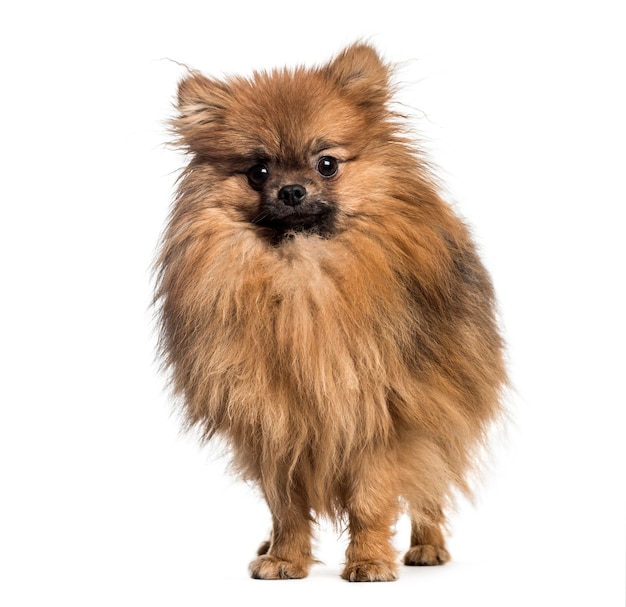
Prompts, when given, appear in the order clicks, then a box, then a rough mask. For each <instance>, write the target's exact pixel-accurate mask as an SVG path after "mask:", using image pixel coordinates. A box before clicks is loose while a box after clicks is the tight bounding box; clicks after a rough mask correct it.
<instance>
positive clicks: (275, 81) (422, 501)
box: [156, 44, 505, 581]
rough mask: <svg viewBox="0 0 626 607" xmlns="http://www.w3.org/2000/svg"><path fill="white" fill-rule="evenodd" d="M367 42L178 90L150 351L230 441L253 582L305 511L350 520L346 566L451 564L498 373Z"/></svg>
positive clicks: (290, 548)
mask: <svg viewBox="0 0 626 607" xmlns="http://www.w3.org/2000/svg"><path fill="white" fill-rule="evenodd" d="M390 76H391V71H390V69H389V67H388V66H387V65H385V64H384V63H383V62H382V61H381V59H380V57H379V56H378V55H377V53H376V52H375V51H374V50H373V49H372V48H371V47H369V46H367V45H364V44H356V45H353V46H351V47H349V48H347V49H346V50H344V51H343V52H342V53H340V54H339V55H338V56H337V57H336V58H335V59H334V60H333V61H331V62H330V63H329V64H328V65H325V66H323V67H320V68H314V69H304V68H298V69H295V70H292V71H288V70H280V71H273V72H271V73H257V74H255V75H254V76H253V77H252V78H250V79H246V78H237V77H234V78H228V79H226V80H214V79H209V78H207V77H205V76H203V75H201V74H199V73H197V72H194V71H192V72H190V73H189V74H188V75H187V77H186V78H185V79H184V80H183V81H182V82H181V83H180V87H179V91H178V113H177V116H176V118H175V119H174V121H173V129H174V132H175V133H176V136H177V141H178V143H179V145H180V146H182V147H183V149H184V150H185V151H186V152H187V153H188V154H189V157H190V161H189V164H188V166H187V167H186V169H185V171H184V172H183V174H182V176H181V179H180V183H179V188H178V196H177V198H176V201H175V205H174V207H173V210H172V214H171V217H170V219H169V224H168V227H167V229H166V232H165V234H164V239H163V243H162V250H161V254H160V257H159V259H158V261H157V267H158V284H157V292H156V301H157V303H158V309H159V314H160V327H161V349H162V354H163V358H164V361H165V364H166V365H167V367H168V368H169V370H170V373H171V376H172V382H173V388H174V391H175V393H177V394H178V395H179V396H180V397H181V400H182V401H183V403H184V408H185V411H186V415H187V418H188V421H189V424H190V425H192V426H198V427H200V428H201V429H202V431H203V434H204V436H205V437H206V438H207V439H208V438H210V437H212V436H214V435H218V436H221V437H223V438H225V439H226V440H227V442H228V443H229V444H230V446H231V448H232V453H233V462H234V465H235V467H236V469H237V470H238V471H239V472H240V473H241V475H243V477H245V478H246V479H250V480H252V481H254V482H256V483H257V484H258V486H259V487H260V489H261V490H262V492H263V495H264V497H265V499H266V500H267V503H268V505H269V508H270V510H271V513H272V517H273V531H272V534H271V538H270V540H269V541H268V542H265V543H264V544H263V545H262V546H261V549H260V550H259V556H258V558H257V559H256V560H254V561H253V562H252V563H251V565H250V571H251V574H252V576H253V577H255V578H264V579H274V578H301V577H303V576H306V575H307V573H308V571H309V567H310V565H311V563H312V562H313V560H314V559H313V556H312V552H311V535H312V522H313V521H314V517H315V516H318V515H319V516H327V517H330V518H331V519H332V520H334V521H344V520H345V521H347V523H348V526H349V532H350V544H349V547H348V549H347V552H346V563H345V568H344V570H343V573H342V576H343V577H344V578H345V579H348V580H351V581H383V580H393V579H395V578H396V576H397V565H396V556H395V552H394V549H393V546H392V543H391V533H392V532H391V526H392V525H393V523H394V522H395V520H396V519H397V517H398V515H399V513H400V512H401V511H402V510H407V511H408V512H409V514H410V516H411V521H412V532H411V545H410V549H409V551H408V552H407V553H406V555H405V558H404V562H405V563H406V564H407V565H437V564H441V563H444V562H446V561H447V560H448V558H449V555H448V552H447V550H446V548H445V543H444V536H443V524H444V514H443V512H444V510H445V508H446V506H447V505H449V502H450V498H451V494H452V493H453V492H454V491H455V489H460V490H462V491H467V490H468V486H467V477H468V474H469V472H470V471H471V470H472V468H473V466H474V462H475V455H476V451H477V448H478V447H479V446H480V445H481V444H482V442H483V439H484V437H485V434H486V431H487V429H488V427H489V425H490V422H492V421H493V420H494V419H495V418H496V417H497V416H498V413H499V412H500V410H501V404H500V400H501V389H502V386H503V385H504V383H505V370H504V365H503V359H502V342H501V339H500V336H499V333H498V329H497V326H496V321H495V318H494V297H493V291H492V286H491V283H490V280H489V277H488V275H487V273H486V272H485V270H484V268H483V266H482V264H481V262H480V261H479V259H478V257H477V255H476V252H475V249H474V246H473V244H472V242H471V239H470V236H469V235H468V232H467V230H466V228H465V227H464V225H463V223H462V222H461V221H460V220H459V219H458V218H457V217H456V216H455V215H454V213H453V212H452V211H451V209H450V208H449V206H448V205H447V204H446V203H445V202H444V201H443V200H442V199H441V197H440V194H439V192H438V189H437V187H436V184H435V183H434V180H433V178H432V177H431V176H430V174H429V170H428V167H427V166H426V164H425V161H424V160H423V159H422V157H421V156H420V154H419V153H418V152H417V151H416V150H415V149H414V148H413V147H412V146H411V145H410V143H409V142H408V140H407V139H406V138H405V136H404V135H403V129H402V127H401V125H400V117H399V116H398V114H396V113H395V112H394V111H393V110H392V109H391V107H390V101H391V99H390V94H391V93H390Z"/></svg>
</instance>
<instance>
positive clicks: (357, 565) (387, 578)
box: [341, 561, 398, 582]
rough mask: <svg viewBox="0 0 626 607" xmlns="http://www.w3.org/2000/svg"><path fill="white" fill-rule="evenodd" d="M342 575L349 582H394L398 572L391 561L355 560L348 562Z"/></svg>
mask: <svg viewBox="0 0 626 607" xmlns="http://www.w3.org/2000/svg"><path fill="white" fill-rule="evenodd" d="M341 577H342V578H343V579H344V580H348V581H349V582H393V581H394V580H397V579H398V572H397V567H396V564H395V563H393V562H391V561H354V562H349V563H346V566H345V567H344V570H343V572H342V573H341Z"/></svg>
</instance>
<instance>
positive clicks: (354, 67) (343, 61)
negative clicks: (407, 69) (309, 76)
mask: <svg viewBox="0 0 626 607" xmlns="http://www.w3.org/2000/svg"><path fill="white" fill-rule="evenodd" d="M324 72H325V74H326V75H327V77H328V78H330V79H331V80H333V81H334V82H335V83H336V84H338V85H339V86H340V87H342V88H343V90H344V91H345V92H346V94H348V95H349V96H350V97H351V98H353V100H354V101H355V102H356V103H357V104H358V105H365V106H368V105H381V104H384V103H386V102H387V101H388V100H389V98H390V96H391V87H390V79H391V73H392V70H391V68H390V67H389V66H388V65H386V64H385V63H384V62H383V60H382V59H381V57H380V55H379V54H378V53H377V52H376V50H375V49H374V48H373V47H372V46H370V45H369V44H365V43H355V44H353V45H351V46H349V47H347V48H345V49H344V50H343V51H341V53H339V55H337V57H335V59H333V60H332V61H331V62H330V63H329V64H328V65H327V66H326V67H325V68H324Z"/></svg>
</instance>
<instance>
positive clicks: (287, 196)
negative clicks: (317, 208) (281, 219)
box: [278, 183, 306, 207]
mask: <svg viewBox="0 0 626 607" xmlns="http://www.w3.org/2000/svg"><path fill="white" fill-rule="evenodd" d="M305 198H306V188H305V187H304V186H303V185H299V184H297V183H292V184H291V185H285V186H283V187H282V188H280V190H279V191H278V200H282V201H283V202H284V203H285V204H288V205H289V206H290V207H295V206H297V205H299V204H300V203H301V202H302V201H303V200H304V199H305Z"/></svg>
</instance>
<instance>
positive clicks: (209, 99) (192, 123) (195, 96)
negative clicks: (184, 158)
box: [171, 71, 230, 152]
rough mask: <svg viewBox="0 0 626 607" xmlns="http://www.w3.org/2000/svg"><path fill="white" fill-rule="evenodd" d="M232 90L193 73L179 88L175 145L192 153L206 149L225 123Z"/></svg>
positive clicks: (173, 129)
mask: <svg viewBox="0 0 626 607" xmlns="http://www.w3.org/2000/svg"><path fill="white" fill-rule="evenodd" d="M229 97H230V89H229V87H228V85H227V84H226V83H225V82H222V81H220V80H212V79H209V78H207V77H206V76H203V75H202V74H200V73H199V72H195V71H192V72H190V73H189V74H188V75H187V76H186V77H185V78H183V80H181V81H180V83H179V85H178V103H177V105H176V109H177V111H178V113H177V115H176V116H175V118H174V119H173V120H172V122H171V127H172V131H173V133H174V135H175V137H176V144H177V145H180V146H181V147H183V148H187V149H188V150H189V151H190V152H199V151H201V150H202V149H206V147H207V144H208V143H209V142H210V140H211V139H212V138H213V135H214V134H215V131H216V130H217V129H219V127H220V125H221V124H222V123H223V118H224V113H225V109H226V107H227V105H228V100H229Z"/></svg>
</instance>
